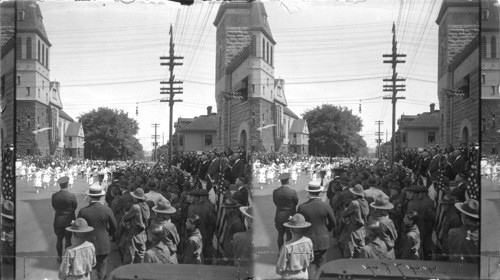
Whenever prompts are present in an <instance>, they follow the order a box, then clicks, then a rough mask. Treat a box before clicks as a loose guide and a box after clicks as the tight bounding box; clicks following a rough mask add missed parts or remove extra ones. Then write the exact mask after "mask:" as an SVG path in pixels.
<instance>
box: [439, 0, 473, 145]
mask: <svg viewBox="0 0 500 280" xmlns="http://www.w3.org/2000/svg"><path fill="white" fill-rule="evenodd" d="M478 11H479V1H477V0H476V1H466V0H463V1H460V0H452V1H450V0H445V1H443V3H442V6H441V9H440V12H439V15H438V18H437V20H436V23H437V24H438V25H439V44H438V45H439V46H440V49H439V51H438V89H437V91H438V98H439V111H440V112H441V121H440V125H439V131H440V132H441V133H440V135H441V137H440V139H439V140H438V143H437V144H441V145H446V144H448V143H451V144H452V145H453V146H455V147H458V146H459V145H460V143H462V142H465V143H466V144H470V143H472V142H474V143H477V142H478V141H479V131H480V130H479V129H480V128H479V117H478V115H479V100H480V97H479V78H480V77H479V52H478V49H479V13H478ZM452 90H455V91H457V90H458V91H460V92H461V93H462V94H464V95H465V96H460V95H458V94H456V92H452Z"/></svg>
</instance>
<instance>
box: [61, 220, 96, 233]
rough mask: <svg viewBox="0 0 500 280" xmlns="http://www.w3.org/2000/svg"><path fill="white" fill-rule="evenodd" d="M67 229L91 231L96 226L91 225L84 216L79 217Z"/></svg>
mask: <svg viewBox="0 0 500 280" xmlns="http://www.w3.org/2000/svg"><path fill="white" fill-rule="evenodd" d="M66 230H67V231H71V232H91V231H93V230H94V228H93V227H91V226H89V225H88V224H87V221H86V220H85V219H84V218H78V219H76V220H75V221H74V222H73V223H71V226H70V227H67V228H66Z"/></svg>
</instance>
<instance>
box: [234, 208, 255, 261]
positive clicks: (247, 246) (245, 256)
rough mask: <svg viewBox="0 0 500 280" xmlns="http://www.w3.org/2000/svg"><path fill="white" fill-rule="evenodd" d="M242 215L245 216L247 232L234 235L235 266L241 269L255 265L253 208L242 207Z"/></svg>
mask: <svg viewBox="0 0 500 280" xmlns="http://www.w3.org/2000/svg"><path fill="white" fill-rule="evenodd" d="M239 209H240V211H241V213H242V214H243V215H244V216H245V223H246V225H247V230H246V231H243V232H237V233H235V234H234V235H233V255H234V265H235V266H239V267H242V266H244V267H250V266H251V265H252V264H253V261H252V260H253V259H252V253H253V251H252V249H253V244H252V240H253V237H252V224H253V207H251V206H241V207H240V208H239Z"/></svg>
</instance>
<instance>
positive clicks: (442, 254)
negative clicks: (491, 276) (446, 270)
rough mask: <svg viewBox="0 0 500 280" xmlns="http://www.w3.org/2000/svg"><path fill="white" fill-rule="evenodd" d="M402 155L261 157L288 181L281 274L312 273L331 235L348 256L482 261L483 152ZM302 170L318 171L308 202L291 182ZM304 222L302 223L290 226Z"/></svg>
mask: <svg viewBox="0 0 500 280" xmlns="http://www.w3.org/2000/svg"><path fill="white" fill-rule="evenodd" d="M396 158H397V160H398V162H397V163H396V164H390V163H389V162H387V161H377V162H373V161H370V160H360V159H356V160H355V159H353V160H352V161H351V162H349V163H348V162H347V161H346V160H345V159H335V158H317V157H307V158H303V157H293V156H289V157H286V156H285V157H283V156H281V155H280V156H279V157H275V159H274V160H269V158H268V157H261V158H260V159H261V160H262V161H266V162H267V167H266V168H274V169H275V170H276V171H277V175H278V176H279V177H278V179H279V180H280V183H281V187H279V188H277V189H275V190H274V192H273V201H274V203H275V205H276V214H275V226H276V229H277V231H278V247H279V248H280V252H281V254H280V259H279V261H278V264H277V268H276V272H277V273H279V274H281V275H282V276H283V277H284V278H286V277H290V275H293V278H306V279H307V277H312V275H314V273H315V271H317V270H318V269H319V268H320V267H321V265H322V264H324V263H325V261H326V259H325V253H326V251H327V249H329V248H330V244H329V238H331V237H334V238H335V239H336V240H337V242H338V244H339V250H340V253H341V255H342V257H343V258H374V259H409V260H439V261H456V262H470V263H478V262H479V244H478V240H479V202H478V201H479V190H478V186H477V180H478V178H477V176H478V170H477V163H478V162H479V160H478V157H477V150H476V149H475V148H474V147H471V148H470V149H464V148H463V147H461V148H460V149H450V148H447V149H445V150H439V148H438V147H436V148H432V149H430V150H429V151H427V150H424V151H420V152H419V151H417V150H400V151H398V155H397V157H396ZM299 170H300V171H301V172H302V173H305V174H307V176H310V177H308V179H309V180H310V182H309V184H308V185H307V186H306V187H305V190H306V192H307V197H308V200H307V201H306V202H305V203H303V204H301V205H298V197H297V193H296V191H295V190H294V189H293V188H291V187H290V185H291V184H293V183H294V181H295V178H294V176H293V175H292V174H293V173H294V172H298V171H299ZM306 170H307V171H306ZM254 172H255V170H254ZM301 172H298V173H299V174H300V173H301ZM328 175H330V178H328ZM259 176H260V175H259V173H258V172H257V173H256V177H259ZM299 176H300V175H299ZM297 215H300V216H297ZM290 217H292V218H290ZM301 219H304V222H299V224H301V225H300V226H295V227H294V226H290V223H292V222H293V221H295V223H296V222H297V221H300V220H301ZM297 228H303V229H301V230H297ZM290 229H292V230H290ZM303 237H305V238H306V239H304V238H303ZM309 241H312V245H313V246H312V249H310V250H309V249H308V248H309V247H310V246H309V245H308V244H309V243H308V242H309ZM290 250H295V252H299V253H297V254H290V253H288V252H289V251H290ZM284 259H285V260H286V261H283V260H284ZM298 264H300V265H298ZM306 270H308V271H309V276H306V275H307V273H304V271H306Z"/></svg>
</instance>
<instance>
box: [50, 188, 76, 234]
mask: <svg viewBox="0 0 500 280" xmlns="http://www.w3.org/2000/svg"><path fill="white" fill-rule="evenodd" d="M77 206H78V202H77V201H76V196H75V194H73V193H70V192H69V191H68V190H60V191H58V192H56V193H54V194H53V195H52V207H53V208H54V210H55V211H56V214H55V216H54V227H58V228H62V227H64V228H65V227H69V226H71V222H72V221H74V220H76V212H75V211H76V207H77Z"/></svg>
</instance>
